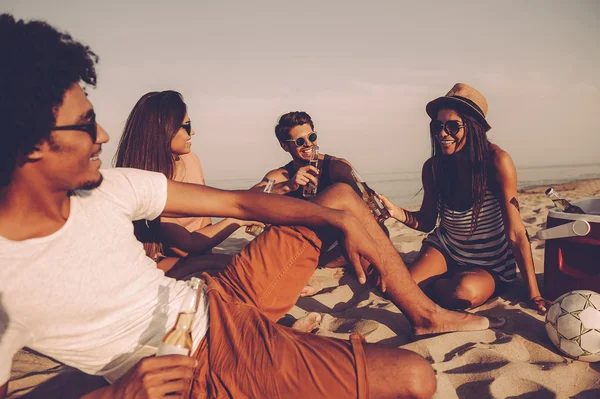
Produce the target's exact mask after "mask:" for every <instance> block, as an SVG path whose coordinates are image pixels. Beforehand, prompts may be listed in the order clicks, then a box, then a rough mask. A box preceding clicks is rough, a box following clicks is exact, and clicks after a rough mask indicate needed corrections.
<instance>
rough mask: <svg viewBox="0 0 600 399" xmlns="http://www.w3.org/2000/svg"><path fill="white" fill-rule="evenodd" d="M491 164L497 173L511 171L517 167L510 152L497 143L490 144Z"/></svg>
mask: <svg viewBox="0 0 600 399" xmlns="http://www.w3.org/2000/svg"><path fill="white" fill-rule="evenodd" d="M490 166H491V167H492V168H493V170H494V172H495V173H496V174H506V173H511V172H512V171H513V170H514V169H515V164H514V162H513V160H512V158H511V157H510V155H509V154H508V152H506V151H504V150H503V149H502V148H500V147H499V146H497V145H496V144H491V145H490Z"/></svg>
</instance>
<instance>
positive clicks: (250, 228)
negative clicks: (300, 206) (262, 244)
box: [246, 179, 275, 237]
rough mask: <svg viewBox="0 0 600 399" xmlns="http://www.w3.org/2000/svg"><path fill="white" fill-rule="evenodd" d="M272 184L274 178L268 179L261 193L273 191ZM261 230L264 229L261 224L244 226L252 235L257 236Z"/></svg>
mask: <svg viewBox="0 0 600 399" xmlns="http://www.w3.org/2000/svg"><path fill="white" fill-rule="evenodd" d="M273 184H275V179H269V180H268V181H267V185H266V186H265V189H264V190H263V193H267V194H270V193H271V191H273ZM263 231H265V229H264V228H263V227H261V226H258V225H255V224H253V225H252V226H246V233H248V234H250V235H253V236H255V237H256V236H257V235H259V234H260V233H262V232H263Z"/></svg>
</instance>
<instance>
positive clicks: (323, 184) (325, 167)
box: [283, 154, 333, 199]
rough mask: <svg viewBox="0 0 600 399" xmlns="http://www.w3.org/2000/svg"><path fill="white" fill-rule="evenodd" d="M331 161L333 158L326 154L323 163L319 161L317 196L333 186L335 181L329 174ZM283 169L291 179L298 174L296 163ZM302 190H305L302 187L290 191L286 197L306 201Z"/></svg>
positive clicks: (292, 162) (290, 163) (291, 163)
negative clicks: (295, 167)
mask: <svg viewBox="0 0 600 399" xmlns="http://www.w3.org/2000/svg"><path fill="white" fill-rule="evenodd" d="M330 161H331V156H330V155H327V154H325V156H324V158H323V160H322V161H319V163H320V165H319V170H320V175H319V184H318V186H317V194H318V193H320V192H322V191H323V190H325V189H326V188H327V187H329V186H331V185H332V184H333V181H332V180H331V175H330V174H329V163H330ZM283 168H284V169H285V170H286V171H287V172H288V174H289V175H290V177H292V176H294V174H296V170H295V169H294V161H290V162H289V163H288V164H286V165H285V166H284V167H283ZM302 189H303V187H302V186H300V187H299V188H298V189H297V190H294V191H290V192H289V193H285V194H284V195H286V196H288V197H293V198H299V199H306V198H305V197H304V196H303V195H302Z"/></svg>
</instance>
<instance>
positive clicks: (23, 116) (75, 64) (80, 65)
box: [0, 14, 98, 188]
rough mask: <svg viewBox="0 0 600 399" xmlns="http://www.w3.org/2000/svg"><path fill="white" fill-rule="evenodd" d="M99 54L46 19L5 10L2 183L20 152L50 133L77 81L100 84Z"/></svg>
mask: <svg viewBox="0 0 600 399" xmlns="http://www.w3.org/2000/svg"><path fill="white" fill-rule="evenodd" d="M97 62H98V56H97V55H96V54H95V53H94V52H93V51H92V50H91V49H90V48H89V47H88V46H84V45H83V44H81V43H79V42H77V41H75V40H73V38H72V37H71V36H70V35H69V34H67V33H62V32H59V31H58V30H56V29H55V28H53V27H52V26H50V25H48V24H47V23H45V22H43V21H29V22H25V21H23V20H15V18H14V17H13V16H12V15H9V14H2V15H0V188H1V187H5V186H7V185H8V184H9V183H10V180H11V176H12V174H13V172H14V170H15V168H16V163H17V159H18V157H19V156H20V155H27V154H29V153H31V151H33V149H34V146H35V145H36V144H37V143H39V142H40V140H43V139H50V133H51V129H52V126H54V124H55V113H56V110H57V109H58V107H60V105H61V104H62V101H63V96H64V93H65V92H66V91H67V89H68V88H69V87H70V86H71V85H72V84H73V83H81V82H83V83H85V84H86V85H89V86H92V87H94V86H96V70H95V64H96V63H97Z"/></svg>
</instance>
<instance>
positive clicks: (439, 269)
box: [408, 243, 448, 291]
mask: <svg viewBox="0 0 600 399" xmlns="http://www.w3.org/2000/svg"><path fill="white" fill-rule="evenodd" d="M408 271H409V272H410V275H411V276H412V278H413V280H415V282H416V283H417V285H418V286H419V287H421V289H422V290H423V291H425V289H426V288H427V287H428V286H429V285H430V284H431V283H432V282H433V281H435V280H436V279H437V278H439V277H440V276H442V275H443V274H445V273H446V272H447V271H448V263H447V262H446V258H445V257H444V255H442V253H441V252H440V251H439V250H438V249H437V248H435V247H434V246H431V245H429V244H427V243H425V244H423V247H421V251H420V252H419V256H418V257H417V259H415V261H414V262H413V263H412V264H411V265H410V267H409V268H408Z"/></svg>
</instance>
